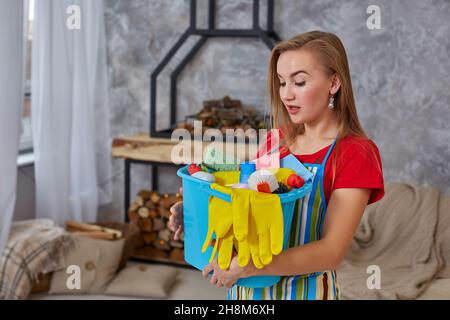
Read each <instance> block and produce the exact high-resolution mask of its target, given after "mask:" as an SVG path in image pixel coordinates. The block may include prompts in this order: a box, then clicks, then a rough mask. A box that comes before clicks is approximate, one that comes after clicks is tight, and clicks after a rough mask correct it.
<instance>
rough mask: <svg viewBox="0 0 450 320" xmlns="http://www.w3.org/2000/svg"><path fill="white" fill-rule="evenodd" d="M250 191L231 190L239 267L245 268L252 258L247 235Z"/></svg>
mask: <svg viewBox="0 0 450 320" xmlns="http://www.w3.org/2000/svg"><path fill="white" fill-rule="evenodd" d="M252 192H254V191H253V190H248V189H231V208H232V212H233V231H234V237H235V238H236V240H237V241H238V246H239V251H238V265H239V266H240V267H245V266H246V265H247V263H248V260H249V258H250V246H249V243H248V239H247V235H248V231H249V229H248V228H249V211H250V195H251V194H252Z"/></svg>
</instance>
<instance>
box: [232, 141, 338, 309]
mask: <svg viewBox="0 0 450 320" xmlns="http://www.w3.org/2000/svg"><path fill="white" fill-rule="evenodd" d="M335 143H336V140H335V141H334V142H333V144H332V145H331V146H330V148H329V150H328V152H327V154H326V156H325V158H324V159H323V161H322V163H321V164H314V163H304V164H303V165H304V166H305V167H306V168H307V169H308V170H310V171H311V172H312V173H313V174H314V178H313V186H312V190H311V193H309V194H308V195H307V196H306V197H305V198H302V199H299V200H297V202H296V204H295V209H294V210H295V211H294V217H293V220H292V227H291V232H290V237H289V244H288V247H289V248H292V247H296V246H301V245H304V244H307V243H310V242H313V241H316V240H319V239H321V237H322V228H323V222H324V220H325V213H326V211H327V203H326V200H325V193H324V191H323V178H324V171H325V164H326V162H327V160H328V157H329V156H330V153H331V151H332V150H333V147H334V145H335ZM339 291H340V290H339V284H338V281H337V277H336V271H335V270H327V271H322V272H315V273H310V274H302V275H296V276H283V277H281V280H280V281H279V282H278V283H277V284H275V285H273V286H270V287H265V288H247V287H241V286H238V285H234V286H233V287H232V288H230V289H229V290H228V294H227V298H228V299H229V300H335V299H339Z"/></svg>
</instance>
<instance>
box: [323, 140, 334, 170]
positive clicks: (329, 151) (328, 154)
mask: <svg viewBox="0 0 450 320" xmlns="http://www.w3.org/2000/svg"><path fill="white" fill-rule="evenodd" d="M337 139H338V137H336V139H334V141H333V144H332V145H331V146H330V149H328V152H327V154H326V156H325V158H323V161H322V165H323V166H324V165H325V164H326V163H327V160H328V157H329V156H330V154H331V151H332V150H333V148H334V145H335V144H336V141H337Z"/></svg>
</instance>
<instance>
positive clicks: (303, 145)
mask: <svg viewBox="0 0 450 320" xmlns="http://www.w3.org/2000/svg"><path fill="white" fill-rule="evenodd" d="M268 89H269V94H270V102H271V106H272V115H273V126H274V129H275V130H277V129H278V131H276V132H279V133H280V136H281V142H282V143H281V145H280V147H279V151H280V157H281V158H282V157H284V156H286V155H287V154H293V155H295V156H296V157H297V158H298V159H299V160H300V161H301V162H302V163H303V164H304V165H305V166H306V167H307V168H308V169H309V170H310V171H312V172H313V173H314V181H313V188H312V191H311V193H310V194H309V195H308V196H307V197H305V198H304V199H300V200H299V201H298V202H297V203H296V209H295V213H294V218H293V223H292V228H291V234H290V239H289V248H288V249H287V250H285V251H283V252H282V253H280V254H279V255H277V256H274V257H273V260H272V262H271V263H270V264H269V265H267V266H265V267H264V268H263V269H257V268H256V267H255V266H254V265H253V263H251V262H250V263H249V264H248V265H247V266H246V267H244V268H241V267H239V266H238V265H237V257H234V258H233V259H232V262H231V264H230V268H229V269H228V270H221V269H220V268H219V267H218V265H217V264H216V262H213V263H211V264H209V265H208V266H207V267H206V268H205V269H204V270H203V275H204V276H207V275H208V274H209V273H210V272H211V271H213V276H212V277H211V279H210V281H211V283H212V284H214V285H216V286H218V287H221V286H227V287H228V288H230V289H229V291H228V298H229V299H282V300H304V299H308V300H309V299H339V297H340V292H339V282H338V275H337V273H336V271H335V270H336V268H337V266H338V265H339V263H340V262H341V261H342V259H343V258H344V256H345V254H346V251H347V249H348V247H349V245H350V243H351V241H352V238H353V235H354V233H355V231H356V229H357V227H358V225H359V222H360V220H361V217H362V215H363V213H364V209H365V208H366V206H367V205H368V204H371V203H374V202H376V201H378V200H380V199H381V198H382V197H383V195H384V181H383V173H382V164H381V157H380V155H379V152H378V148H377V146H376V145H375V144H374V143H373V141H371V140H370V139H369V138H368V137H367V136H366V134H365V133H364V130H363V128H362V127H361V124H360V122H359V119H358V115H357V112H356V106H355V101H354V97H353V90H352V84H351V79H350V71H349V66H348V61H347V55H346V52H345V49H344V46H343V45H342V42H341V41H340V40H339V38H338V37H337V36H336V35H334V34H332V33H326V32H321V31H312V32H307V33H304V34H300V35H298V36H296V37H294V38H292V39H290V40H287V41H284V42H280V43H279V44H277V45H276V46H275V47H274V49H273V50H272V54H271V57H270V61H269V78H268ZM272 132H275V131H272ZM271 136H273V134H272V135H269V137H268V141H267V144H268V145H269V146H270V145H271ZM273 147H276V146H271V148H273ZM180 208H181V206H180V205H179V204H178V205H177V206H174V208H173V210H172V211H173V212H175V213H178V214H174V215H173V217H172V218H171V223H172V225H173V226H172V228H173V230H177V229H178V231H180V230H181V228H180V223H179V221H181V219H180V216H182V215H181V212H180V210H179V209H180ZM176 221H178V223H176ZM259 275H279V276H281V280H280V281H279V282H278V283H277V284H275V285H273V286H271V287H266V288H247V287H241V286H238V285H235V282H236V281H237V280H238V279H240V278H243V277H249V276H259Z"/></svg>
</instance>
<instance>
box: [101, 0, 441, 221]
mask: <svg viewBox="0 0 450 320" xmlns="http://www.w3.org/2000/svg"><path fill="white" fill-rule="evenodd" d="M261 2H262V8H261V12H265V5H264V3H265V1H261ZM275 2H276V4H275V30H276V31H277V32H278V34H279V35H280V36H281V38H282V39H287V38H290V37H292V36H294V35H296V34H298V33H302V32H306V31H310V30H314V29H320V30H324V31H330V32H334V33H336V34H337V35H338V36H339V37H340V38H341V39H342V41H343V43H344V45H345V47H346V49H347V54H348V58H349V63H350V69H351V75H352V81H353V87H354V91H355V97H356V103H357V108H358V113H359V116H360V119H361V122H362V124H363V126H364V128H365V129H366V131H367V133H368V134H369V136H370V137H371V138H372V139H373V140H374V141H375V142H376V143H377V145H378V147H379V148H380V151H381V155H382V159H383V166H384V174H385V179H386V181H393V180H397V181H412V182H416V183H419V184H424V185H434V186H437V187H439V188H440V189H441V190H443V191H445V192H447V193H449V192H450V166H449V165H448V163H449V160H450V144H449V141H450V126H449V123H450V115H449V112H448V110H449V107H450V90H449V84H450V64H449V56H450V23H449V21H448V19H449V17H450V2H449V1H445V0H435V1H431V0H430V1H426V0H396V1H388V0H377V1H360V0H345V1H331V0H317V1H297V0H296V1H294V0H281V1H275ZM105 3H106V31H107V44H108V64H109V76H110V102H111V119H110V120H111V123H112V136H119V135H128V134H132V133H137V132H148V130H149V99H150V91H149V86H150V81H149V79H150V74H151V72H152V71H153V69H154V68H155V67H156V65H157V64H158V62H160V61H161V59H162V58H163V56H164V54H165V53H166V52H167V51H168V50H169V48H170V47H171V46H172V45H173V44H174V43H175V41H176V40H177V39H178V37H179V36H180V35H181V34H182V32H183V31H184V30H185V29H186V28H187V26H188V24H189V1H188V0H170V1H167V0H133V1H128V0H106V1H105ZM198 3H199V5H198V10H199V13H198V15H199V17H198V26H200V27H201V26H206V18H205V17H206V16H205V12H206V4H207V1H205V0H203V1H200V0H199V1H198ZM370 4H376V5H379V6H380V9H381V27H382V29H381V30H369V29H368V28H367V27H366V20H367V18H368V14H367V13H366V9H367V7H368V5H370ZM217 19H218V22H217V27H218V28H248V27H250V26H251V21H252V20H251V1H249V0H247V1H238V0H230V1H224V0H222V1H218V17H217ZM262 20H263V21H262V22H264V18H263V17H262ZM192 40H195V39H191V41H189V42H188V43H187V44H186V45H185V46H183V50H182V51H183V52H186V50H188V49H189V48H190V46H191V45H192V43H193V41H192ZM179 57H180V56H179V55H178V56H177V57H176V59H174V61H173V62H174V63H171V64H170V67H169V68H168V69H167V70H166V72H164V73H163V74H162V75H161V77H160V82H159V84H158V90H159V91H158V101H159V104H158V108H159V111H158V115H159V117H158V124H159V125H160V126H161V127H164V126H165V125H166V124H167V123H168V119H167V117H165V116H167V110H168V101H169V100H168V89H169V86H168V77H167V75H168V74H169V72H170V70H172V69H173V67H174V65H176V62H177V61H179ZM268 57H269V51H268V49H267V48H266V47H265V46H264V45H263V43H262V42H260V41H257V40H249V39H244V40H242V39H214V40H209V41H208V42H207V44H206V45H205V46H204V47H203V48H202V49H201V50H200V52H199V53H198V55H197V56H196V57H195V58H194V59H193V60H192V62H191V63H190V64H189V65H188V67H187V68H186V69H185V70H184V72H183V73H182V75H181V77H180V79H179V92H178V100H177V101H178V104H179V108H180V115H181V116H184V115H186V114H190V113H194V112H196V111H198V110H199V108H200V106H201V102H202V101H203V100H205V99H210V98H220V97H222V96H224V95H225V94H229V95H231V96H232V97H235V98H239V99H241V100H242V101H243V102H244V103H245V104H246V105H253V106H255V107H256V108H258V109H259V110H261V111H264V109H265V108H266V107H267V102H266V101H267V94H266V90H265V85H266V72H267V59H268ZM114 172H115V177H114V179H113V181H114V203H113V205H112V208H111V210H110V211H107V212H109V214H110V213H111V212H113V211H117V210H122V204H123V163H122V161H121V160H114ZM161 172H162V174H161V184H160V189H161V191H163V192H173V191H176V189H177V188H178V185H179V181H178V178H177V177H176V176H175V171H174V170H171V169H162V170H161ZM150 178H151V177H150V168H148V167H145V166H136V167H135V169H134V170H133V172H132V179H133V185H132V192H133V194H134V193H136V192H137V191H138V190H139V189H141V188H150Z"/></svg>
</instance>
